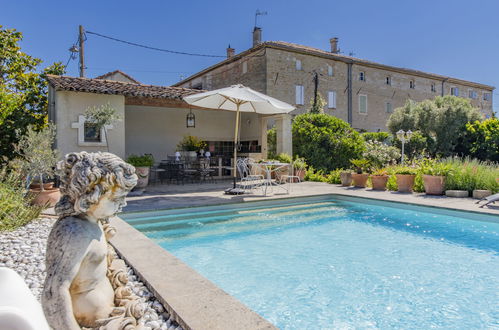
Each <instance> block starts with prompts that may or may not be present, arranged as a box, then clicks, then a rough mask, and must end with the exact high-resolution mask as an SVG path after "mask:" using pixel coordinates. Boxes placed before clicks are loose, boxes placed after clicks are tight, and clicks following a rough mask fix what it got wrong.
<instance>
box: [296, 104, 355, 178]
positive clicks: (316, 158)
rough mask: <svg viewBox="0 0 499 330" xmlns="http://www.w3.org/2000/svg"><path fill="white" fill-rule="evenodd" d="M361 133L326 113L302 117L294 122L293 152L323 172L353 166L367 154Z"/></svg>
mask: <svg viewBox="0 0 499 330" xmlns="http://www.w3.org/2000/svg"><path fill="white" fill-rule="evenodd" d="M364 148H365V147H364V140H363V139H362V138H361V137H360V134H359V133H358V132H356V131H355V130H354V129H352V128H351V127H350V125H348V123H346V122H344V121H343V120H341V119H339V118H336V117H333V116H330V115H327V114H310V113H307V114H302V115H298V116H296V117H295V119H294V121H293V149H294V150H293V152H294V154H296V155H299V157H304V158H305V159H306V161H307V163H308V164H309V165H311V166H313V167H315V168H317V169H321V170H323V171H331V170H334V169H337V168H341V167H343V168H346V167H350V163H349V161H350V159H353V158H360V157H361V155H362V152H363V151H364Z"/></svg>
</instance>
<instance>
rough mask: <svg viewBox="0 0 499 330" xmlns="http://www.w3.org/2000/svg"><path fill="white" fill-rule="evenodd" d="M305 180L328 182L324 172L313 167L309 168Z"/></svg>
mask: <svg viewBox="0 0 499 330" xmlns="http://www.w3.org/2000/svg"><path fill="white" fill-rule="evenodd" d="M303 180H305V181H313V182H327V178H326V177H325V176H324V172H323V171H322V170H318V171H316V170H315V169H314V168H313V167H309V168H308V169H307V171H306V172H305V176H304V177H303Z"/></svg>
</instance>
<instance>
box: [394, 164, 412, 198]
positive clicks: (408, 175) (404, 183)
mask: <svg viewBox="0 0 499 330" xmlns="http://www.w3.org/2000/svg"><path fill="white" fill-rule="evenodd" d="M395 176H396V178H397V186H398V192H412V190H413V188H414V179H415V178H416V169H415V168H413V167H409V166H400V167H398V168H397V169H396V170H395Z"/></svg>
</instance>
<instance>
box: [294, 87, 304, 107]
mask: <svg viewBox="0 0 499 330" xmlns="http://www.w3.org/2000/svg"><path fill="white" fill-rule="evenodd" d="M303 89H304V88H303V86H301V85H296V86H295V104H300V105H301V104H304V102H303V98H304V95H303V93H304V91H303Z"/></svg>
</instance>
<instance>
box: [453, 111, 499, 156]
mask: <svg viewBox="0 0 499 330" xmlns="http://www.w3.org/2000/svg"><path fill="white" fill-rule="evenodd" d="M460 147H461V150H460V151H461V154H463V155H467V154H468V155H470V156H471V157H474V158H477V159H481V160H490V161H494V162H499V119H497V118H491V119H487V120H485V121H482V122H480V121H475V122H473V123H467V124H466V133H465V136H464V138H463V143H462V145H461V146H460Z"/></svg>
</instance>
